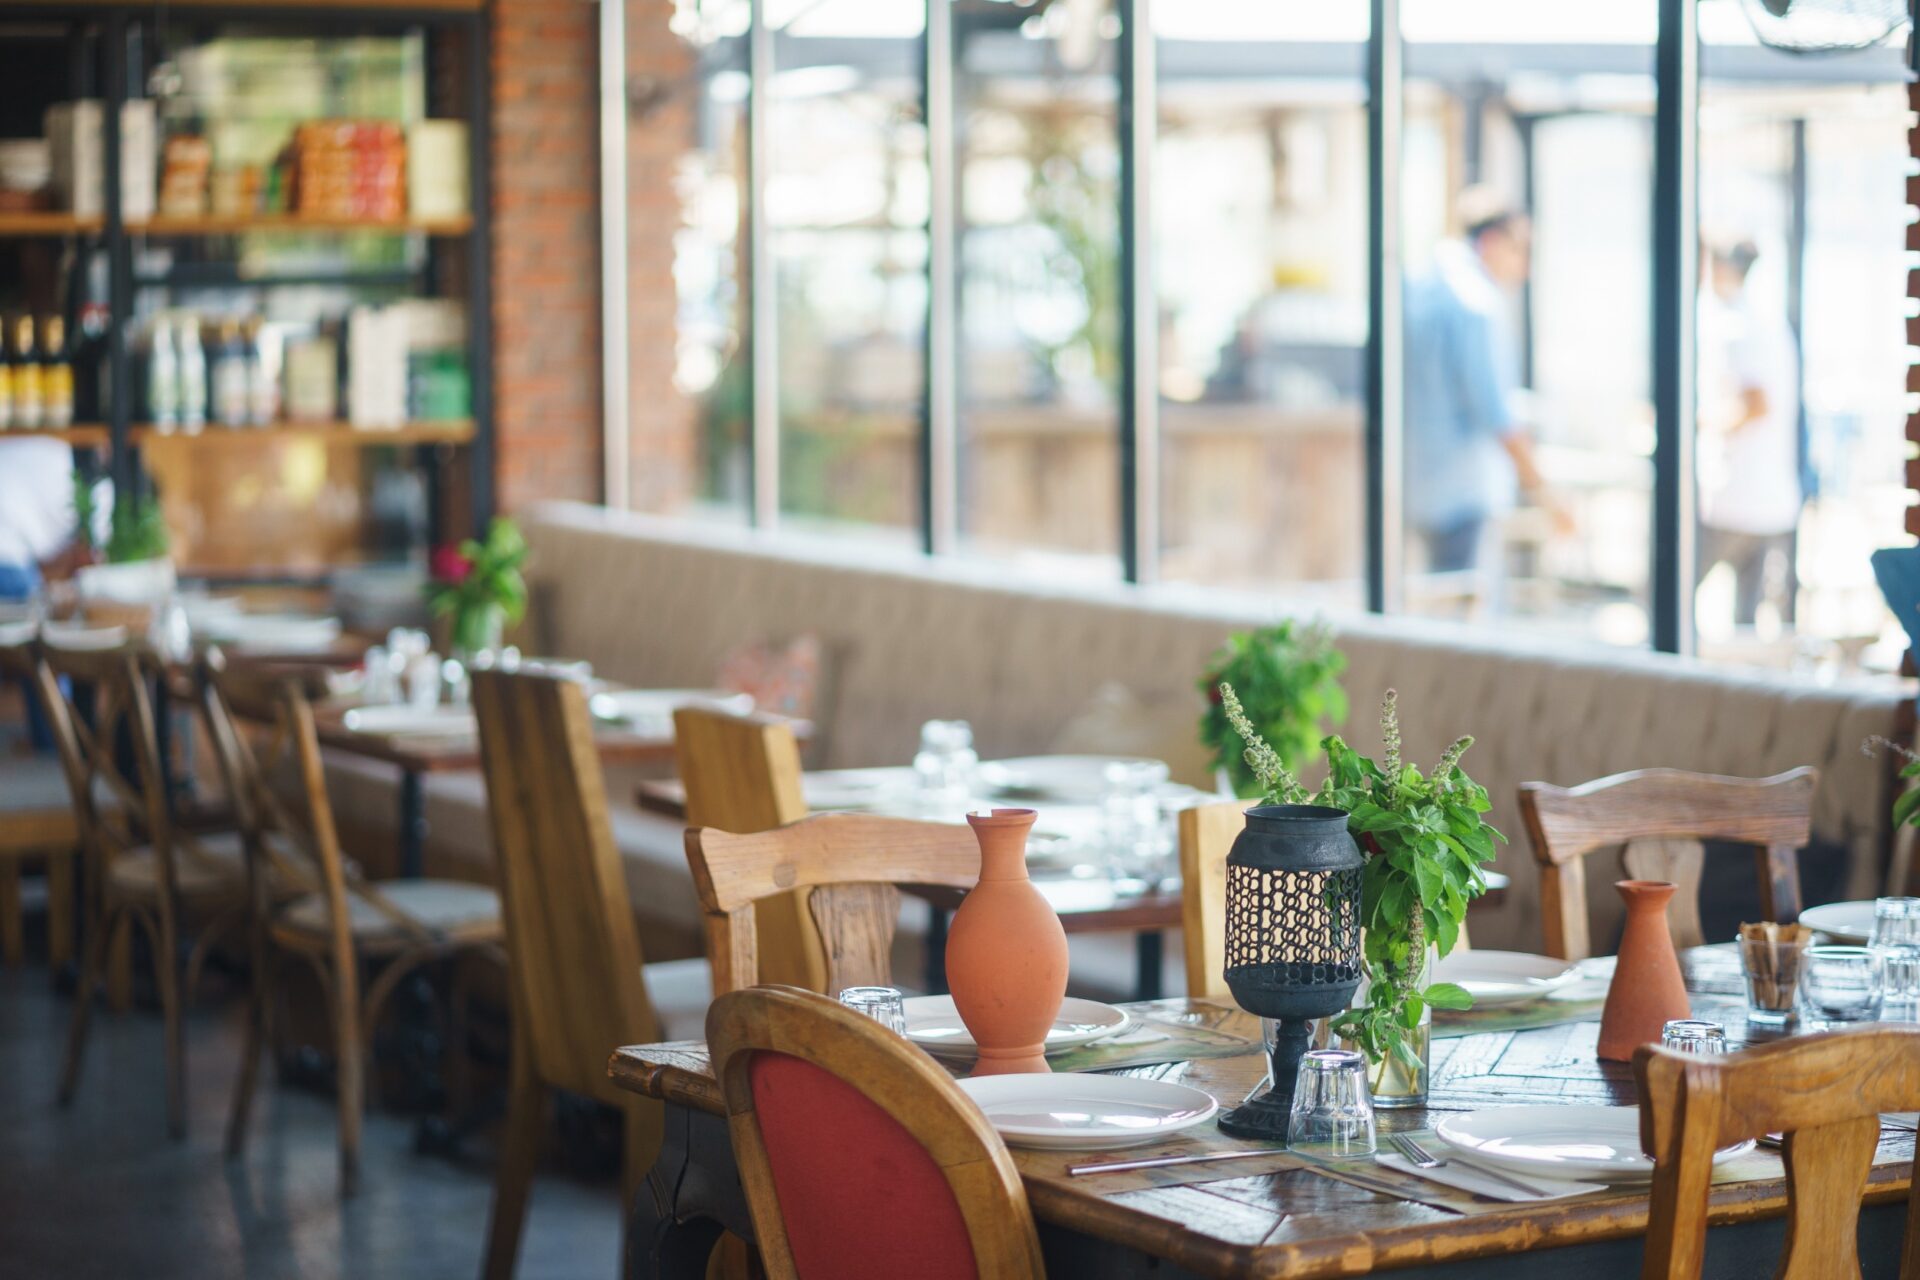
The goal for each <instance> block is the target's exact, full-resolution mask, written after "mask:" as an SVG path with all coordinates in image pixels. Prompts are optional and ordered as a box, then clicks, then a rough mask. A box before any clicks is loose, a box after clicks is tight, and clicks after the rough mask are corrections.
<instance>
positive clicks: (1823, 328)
mask: <svg viewBox="0 0 1920 1280" xmlns="http://www.w3.org/2000/svg"><path fill="white" fill-rule="evenodd" d="M1700 37H1701V44H1702V50H1701V91H1700V226H1701V232H1702V239H1703V241H1704V244H1705V248H1704V250H1703V253H1702V263H1701V291H1700V302H1699V307H1700V310H1699V316H1700V319H1699V345H1698V350H1697V360H1698V364H1697V369H1698V378H1697V385H1698V395H1699V445H1698V478H1699V486H1700V489H1699V496H1700V579H1699V586H1698V589H1697V591H1696V593H1695V597H1694V603H1695V613H1694V616H1695V623H1696V627H1697V630H1698V635H1699V644H1700V651H1701V653H1702V654H1704V655H1707V656H1710V657H1717V658H1725V659H1729V660H1733V661H1740V662H1749V663H1760V664H1765V665H1769V666H1798V667H1803V668H1812V669H1820V670H1827V671H1832V670H1851V669H1854V668H1856V667H1857V666H1858V665H1859V664H1860V662H1861V660H1862V658H1863V656H1864V658H1865V660H1866V663H1867V664H1868V665H1869V666H1873V667H1878V668H1883V669H1893V668H1897V666H1898V664H1899V661H1900V655H1901V652H1902V650H1903V649H1904V648H1905V642H1904V640H1903V639H1902V638H1901V634H1900V631H1899V628H1898V626H1897V624H1896V623H1895V621H1894V619H1893V617H1892V616H1891V614H1889V613H1888V611H1887V609H1886V606H1885V604H1884V603H1883V602H1882V600H1881V596H1880V592H1879V590H1878V589H1877V588H1876V586H1875V585H1874V580H1873V573H1872V570H1871V568H1870V566H1869V563H1868V556H1869V555H1870V553H1871V552H1872V551H1873V549H1874V548H1875V547H1879V546H1884V545H1888V544H1891V543H1896V542H1904V541H1905V540H1906V539H1905V536H1904V535H1905V512H1906V505H1907V495H1906V491H1905V482H1904V479H1903V476H1902V470H1903V462H1904V459H1905V458H1906V456H1907V445H1906V439H1905V430H1904V424H1905V417H1906V405H1905V399H1906V397H1905V394H1904V393H1905V382H1906V366H1907V352H1906V348H1905V345H1904V344H1905V340H1906V339H1905V326H1904V323H1903V321H1904V318H1905V315H1906V299H1905V288H1904V285H1905V281H1906V272H1907V266H1908V261H1907V260H1908V256H1909V255H1908V254H1907V253H1906V252H1905V235H1904V224H1905V221H1906V194H1905V190H1904V188H1905V176H1906V172H1907V168H1908V160H1907V140H1906V127H1907V120H1908V113H1907V102H1906V91H1905V88H1904V73H1903V69H1902V57H1901V54H1902V50H1901V48H1900V47H1899V46H1898V45H1897V44H1895V45H1887V46H1882V47H1880V48H1876V49H1872V50H1869V51H1866V52H1863V53H1854V54H1846V55H1838V56H1829V57H1825V58H1821V59H1819V60H1817V61H1808V60H1806V59H1799V58H1793V57H1789V56H1787V55H1785V54H1781V53H1778V52H1775V51H1773V50H1769V49H1766V48H1764V47H1762V46H1760V45H1759V44H1758V42H1757V41H1756V40H1755V39H1754V36H1753V32H1752V29H1751V28H1750V27H1749V26H1748V24H1747V22H1746V20H1745V18H1744V16H1743V15H1742V14H1741V12H1740V10H1739V8H1738V6H1737V5H1735V4H1733V3H1731V0H1705V2H1703V3H1702V4H1701V7H1700Z"/></svg>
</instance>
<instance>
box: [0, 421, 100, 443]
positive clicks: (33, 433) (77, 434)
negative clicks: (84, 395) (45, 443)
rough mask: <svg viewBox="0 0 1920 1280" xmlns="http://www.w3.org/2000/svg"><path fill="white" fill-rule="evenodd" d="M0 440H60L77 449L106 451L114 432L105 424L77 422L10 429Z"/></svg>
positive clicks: (0, 434)
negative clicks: (56, 425)
mask: <svg viewBox="0 0 1920 1280" xmlns="http://www.w3.org/2000/svg"><path fill="white" fill-rule="evenodd" d="M0 440H58V441H60V442H61V443H62V444H68V445H72V446H73V447H74V448H76V449H104V448H106V447H107V445H108V444H110V443H111V442H112V440H113V431H112V429H111V428H110V427H108V426H107V424H106V423H104V422H76V423H74V424H73V425H72V426H70V427H8V428H6V429H4V430H0Z"/></svg>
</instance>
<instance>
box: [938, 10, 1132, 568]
mask: <svg viewBox="0 0 1920 1280" xmlns="http://www.w3.org/2000/svg"><path fill="white" fill-rule="evenodd" d="M953 24H954V62H955V71H954V105H955V116H956V129H957V131H958V134H959V138H958V155H957V159H956V168H957V171H958V180H957V187H958V195H957V199H958V200H959V228H958V238H959V271H960V289H959V294H960V332H959V345H960V370H959V381H960V534H961V541H962V545H963V547H965V548H966V549H967V550H969V551H973V552H979V553H984V554H990V555H994V556H1014V557H1019V558H1022V559H1029V560H1037V561H1039V562H1040V563H1042V564H1044V565H1045V566H1046V567H1047V568H1048V569H1049V570H1051V571H1055V572H1068V573H1086V574H1090V575H1095V576H1107V577H1111V576H1115V575H1117V574H1118V572H1119V564H1120V561H1119V555H1118V547H1119V540H1120V514H1119V500H1120V481H1119V453H1118V440H1119V408H1118V405H1119V385H1120V358H1121V356H1120V315H1119V302H1120V276H1119V261H1120V235H1119V224H1120V210H1119V189H1120V152H1119V140H1118V135H1117V133H1116V112H1115V104H1116V100H1117V96H1118V81H1117V79H1116V75H1115V65H1116V64H1115V57H1114V52H1115V50H1114V45H1115V37H1116V36H1117V35H1118V34H1119V19H1118V17H1117V15H1115V13H1114V12H1113V9H1112V4H1111V0H1089V2H1088V3H1084V4H1078V3H1076V4H1054V5H1049V6H1046V7H1045V8H1041V7H1039V6H1022V5H1016V4H969V5H956V6H955V8H954V15H953ZM1036 553H1039V554H1038V555H1036Z"/></svg>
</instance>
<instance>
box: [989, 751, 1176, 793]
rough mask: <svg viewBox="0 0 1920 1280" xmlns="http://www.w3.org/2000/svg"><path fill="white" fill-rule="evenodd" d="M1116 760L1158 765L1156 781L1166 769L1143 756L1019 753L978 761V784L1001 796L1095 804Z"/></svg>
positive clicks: (1163, 780)
mask: <svg viewBox="0 0 1920 1280" xmlns="http://www.w3.org/2000/svg"><path fill="white" fill-rule="evenodd" d="M1115 763H1124V764H1150V765H1155V766H1157V772H1158V775H1159V777H1158V781H1159V782H1161V783H1164V782H1166V780H1167V774H1168V769H1167V766H1166V765H1165V764H1162V763H1161V762H1160V761H1158V760H1148V759H1146V758H1144V757H1142V756H1018V757H1016V758H1014V759H1011V760H988V761H985V762H984V763H982V764H981V765H980V771H979V775H978V776H979V779H980V784H981V785H982V786H984V787H986V788H987V789H988V790H989V791H992V792H997V793H999V794H1000V795H1003V796H1021V797H1030V798H1034V799H1047V800H1064V801H1069V802H1075V803H1079V804H1098V803H1100V801H1101V800H1102V799H1103V798H1104V797H1105V796H1106V794H1107V791H1108V790H1109V788H1108V785H1107V766H1108V765H1110V764H1115Z"/></svg>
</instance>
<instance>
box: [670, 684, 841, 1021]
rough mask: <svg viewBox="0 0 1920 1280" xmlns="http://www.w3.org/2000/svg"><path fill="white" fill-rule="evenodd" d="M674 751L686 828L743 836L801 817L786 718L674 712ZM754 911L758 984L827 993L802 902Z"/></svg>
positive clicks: (815, 933)
mask: <svg viewBox="0 0 1920 1280" xmlns="http://www.w3.org/2000/svg"><path fill="white" fill-rule="evenodd" d="M673 754H674V758H675V761H676V762H677V765H678V768H679V771H680V785H681V786H682V787H683V788H684V789H685V791H686V797H687V811H686V820H687V825H688V826H689V827H713V828H716V829H718V830H720V831H732V832H736V833H741V834H744V833H747V832H753V831H769V830H772V829H773V828H774V827H784V826H786V825H787V824H788V823H789V822H798V821H799V820H800V819H802V818H804V817H806V816H807V801H806V797H805V796H804V795H803V794H802V793H801V790H800V746H799V743H798V742H797V741H796V740H795V738H794V736H793V728H792V726H791V725H790V724H788V723H787V721H785V720H782V719H780V718H778V717H776V716H763V715H745V716H738V715H729V714H727V713H726V712H723V711H713V710H710V709H708V708H705V707H681V708H678V709H677V710H675V711H674V713H673ZM757 911H758V913H759V916H760V920H759V927H760V955H761V968H762V971H763V977H764V980H765V981H767V982H779V983H785V984H787V985H789V986H795V987H805V988H806V989H807V990H809V991H827V990H829V988H828V986H827V960H826V950H825V947H824V944H823V943H822V942H821V939H820V931H819V930H818V929H817V928H815V927H814V923H813V920H812V918H811V917H810V916H809V915H808V913H807V909H806V903H805V901H804V900H803V899H802V897H801V896H800V895H798V894H781V895H776V896H774V897H771V898H768V899H767V900H766V901H765V902H763V903H761V904H760V906H759V907H758V908H757Z"/></svg>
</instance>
